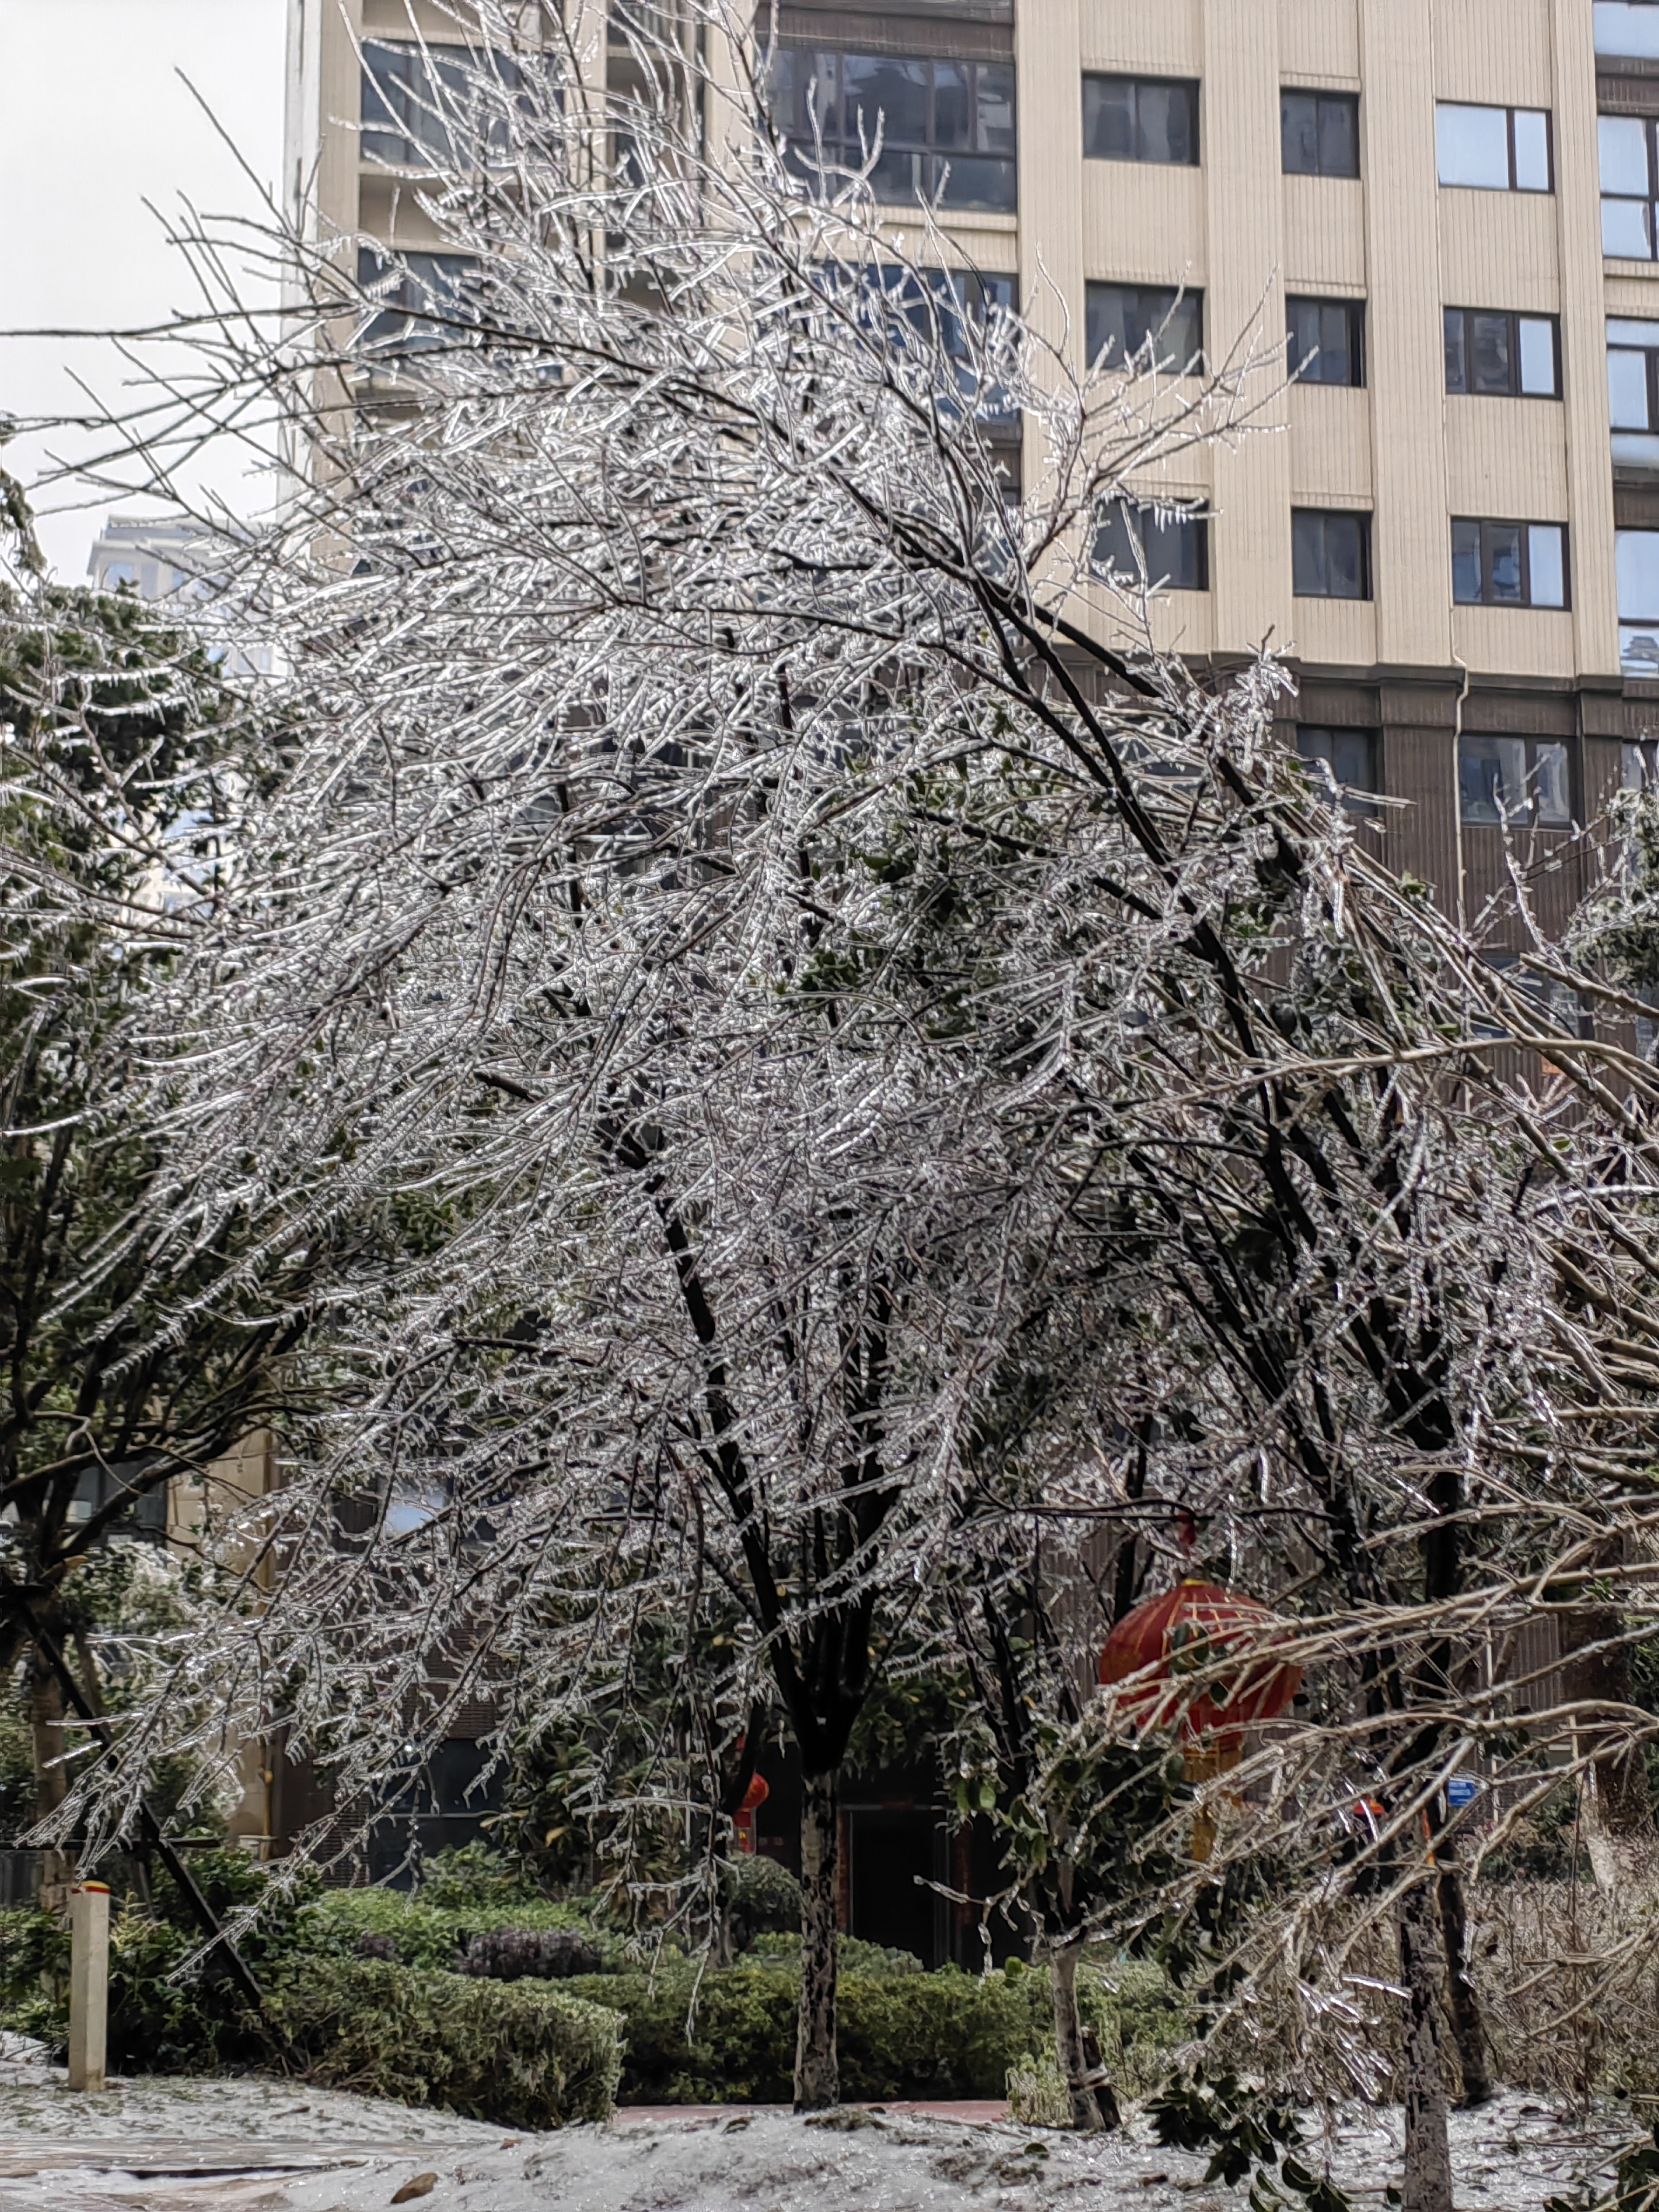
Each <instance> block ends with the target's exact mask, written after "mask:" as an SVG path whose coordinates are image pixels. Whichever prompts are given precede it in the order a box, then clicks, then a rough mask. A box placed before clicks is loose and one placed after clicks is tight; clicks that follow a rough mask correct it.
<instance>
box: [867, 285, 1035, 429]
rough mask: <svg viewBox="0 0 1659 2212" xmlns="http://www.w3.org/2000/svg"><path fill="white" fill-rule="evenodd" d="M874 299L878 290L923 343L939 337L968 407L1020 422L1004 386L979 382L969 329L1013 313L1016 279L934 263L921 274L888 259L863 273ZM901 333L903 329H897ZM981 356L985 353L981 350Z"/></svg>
mask: <svg viewBox="0 0 1659 2212" xmlns="http://www.w3.org/2000/svg"><path fill="white" fill-rule="evenodd" d="M865 283H866V286H867V288H868V291H869V295H870V297H871V301H872V320H875V319H878V318H877V317H876V316H875V315H874V313H873V306H874V301H875V300H876V298H877V296H878V295H879V297H880V300H881V301H882V302H883V305H884V311H885V313H887V314H889V315H890V316H891V317H893V318H894V319H895V322H896V324H899V325H903V324H908V325H911V327H912V328H913V329H914V331H915V334H916V337H917V338H918V339H919V341H920V342H921V344H922V345H923V346H925V347H928V348H931V347H932V345H933V343H934V341H935V337H937V341H938V343H939V346H940V348H941V349H942V350H943V351H944V353H945V356H947V357H948V359H950V360H951V362H954V363H955V364H956V388H957V392H958V393H959V394H960V395H961V398H962V400H963V404H964V408H971V409H972V410H973V412H974V413H975V415H976V416H977V417H978V419H979V420H980V421H981V422H985V423H988V424H990V425H992V426H993V427H999V426H1000V427H1002V428H1018V423H1019V419H1020V418H1019V410H1018V408H1017V407H1015V406H1014V405H1013V404H1012V403H1011V401H1010V400H1009V398H1008V395H1007V393H1006V392H1005V391H1004V390H1003V389H1002V388H1001V386H987V387H985V388H981V385H980V383H979V380H978V373H977V370H976V368H975V363H974V359H973V349H972V346H971V345H970V343H969V334H970V331H972V332H977V333H980V334H982V333H983V332H984V331H985V327H986V325H987V323H989V322H990V320H991V319H992V317H993V316H994V315H995V314H997V313H1002V314H1010V313H1012V311H1013V305H1014V279H1013V278H1012V276H984V275H981V273H980V272H979V271H978V270H962V269H957V270H945V269H930V270H927V271H926V272H925V274H923V275H921V276H918V275H916V274H915V273H914V272H913V271H911V270H908V269H904V268H901V267H899V266H897V265H896V264H890V263H883V264H881V265H880V266H879V267H878V268H876V269H872V270H867V271H866V275H865ZM895 334H896V336H901V337H902V335H903V333H902V331H896V333H895ZM982 362H983V356H982V355H981V363H982Z"/></svg>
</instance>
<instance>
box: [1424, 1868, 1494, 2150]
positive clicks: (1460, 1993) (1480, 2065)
mask: <svg viewBox="0 0 1659 2212" xmlns="http://www.w3.org/2000/svg"><path fill="white" fill-rule="evenodd" d="M1435 1894H1436V1899H1437V1903H1438V1905H1439V1907H1440V1939H1441V1942H1443V1944H1444V1946H1445V1951H1446V2011H1447V2013H1448V2015H1449V2017H1450V2020H1451V2030H1452V2041H1453V2043H1454V2044H1455V2045H1456V2049H1457V2066H1458V2071H1459V2072H1460V2073H1461V2074H1462V2076H1463V2102H1464V2104H1465V2105H1466V2106H1470V2107H1474V2106H1476V2105H1486V2104H1490V2102H1491V2101H1492V2072H1491V2069H1490V2068H1489V2066H1488V2065H1487V2063H1486V2024H1485V2022H1484V2021H1482V2019H1481V2017H1480V1995H1479V1992H1478V1991H1477V1990H1476V1989H1475V1985H1474V1974H1473V1973H1472V1972H1471V1971H1470V1968H1469V1930H1468V1913H1467V1911H1466V1910H1465V1905H1464V1896H1463V1876H1462V1871H1461V1870H1460V1869H1459V1868H1457V1867H1456V1866H1455V1865H1451V1864H1447V1863H1442V1865H1441V1869H1440V1872H1439V1875H1437V1878H1436V1881H1435Z"/></svg>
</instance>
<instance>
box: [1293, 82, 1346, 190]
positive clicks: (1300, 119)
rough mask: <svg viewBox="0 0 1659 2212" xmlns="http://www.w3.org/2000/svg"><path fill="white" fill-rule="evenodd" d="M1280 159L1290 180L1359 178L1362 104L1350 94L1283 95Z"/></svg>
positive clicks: (1304, 93) (1306, 93) (1310, 93)
mask: <svg viewBox="0 0 1659 2212" xmlns="http://www.w3.org/2000/svg"><path fill="white" fill-rule="evenodd" d="M1279 156H1280V160H1281V161H1282V162H1283V165H1284V169H1285V175H1286V176H1287V177H1357V176H1358V174H1359V102H1358V100H1356V99H1355V98H1354V96H1353V94H1352V93H1349V92H1292V91H1291V90H1290V89H1289V88H1285V90H1283V91H1281V92H1280V94H1279Z"/></svg>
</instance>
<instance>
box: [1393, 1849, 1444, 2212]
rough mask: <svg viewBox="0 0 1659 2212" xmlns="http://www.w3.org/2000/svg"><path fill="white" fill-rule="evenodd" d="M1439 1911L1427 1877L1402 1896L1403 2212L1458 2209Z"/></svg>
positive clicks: (1399, 1927)
mask: <svg viewBox="0 0 1659 2212" xmlns="http://www.w3.org/2000/svg"><path fill="white" fill-rule="evenodd" d="M1434 1923H1435V1913H1434V1906H1433V1903H1432V1900H1431V1898H1430V1895H1429V1889H1428V1885H1427V1883H1426V1882H1425V1881H1419V1882H1418V1883H1417V1884H1416V1885H1415V1886H1414V1887H1413V1888H1411V1889H1409V1890H1408V1891H1407V1893H1406V1895H1405V1896H1404V1897H1403V1898H1402V1899H1401V1902H1400V1906H1399V1917H1398V1923H1397V1925H1398V1933H1399V1941H1400V1982H1401V1988H1402V1989H1404V1990H1405V1991H1406V2048H1405V2057H1404V2061H1403V2063H1402V2067H1401V2075H1402V2079H1401V2095H1402V2098H1403V2101H1404V2104H1405V2107H1406V2175H1405V2191H1404V2203H1403V2204H1402V2207H1401V2212H1452V2187H1451V2143H1450V2139H1449V2136H1448V2135H1447V2132H1446V2082H1445V2076H1444V2075H1443V2073H1442V2071H1441V2066H1440V1961H1439V1959H1438V1956H1437V1944H1436V1942H1435V1924H1434Z"/></svg>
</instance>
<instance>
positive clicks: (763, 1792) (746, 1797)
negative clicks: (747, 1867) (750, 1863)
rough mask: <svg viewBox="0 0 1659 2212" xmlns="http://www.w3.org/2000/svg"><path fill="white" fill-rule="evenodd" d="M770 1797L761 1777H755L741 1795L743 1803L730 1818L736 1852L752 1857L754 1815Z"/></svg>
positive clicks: (769, 1791)
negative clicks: (735, 1833) (736, 1847)
mask: <svg viewBox="0 0 1659 2212" xmlns="http://www.w3.org/2000/svg"><path fill="white" fill-rule="evenodd" d="M771 1795H772V1791H771V1789H770V1786H769V1784H768V1783H767V1782H766V1780H765V1778H764V1777H763V1776H762V1775H758V1774H757V1776H756V1777H755V1778H754V1780H753V1781H752V1782H751V1783H750V1785H749V1787H748V1788H747V1789H746V1790H744V1793H743V1802H742V1804H741V1805H739V1806H738V1809H737V1811H736V1813H734V1814H733V1815H732V1826H733V1827H735V1828H736V1830H737V1832H738V1850H739V1852H743V1853H747V1854H750V1855H751V1856H752V1854H753V1851H754V1849H755V1815H756V1814H757V1813H758V1812H759V1810H760V1808H761V1807H762V1806H763V1804H764V1803H765V1802H766V1801H767V1799H768V1798H769V1796H771Z"/></svg>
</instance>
